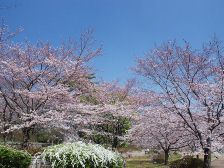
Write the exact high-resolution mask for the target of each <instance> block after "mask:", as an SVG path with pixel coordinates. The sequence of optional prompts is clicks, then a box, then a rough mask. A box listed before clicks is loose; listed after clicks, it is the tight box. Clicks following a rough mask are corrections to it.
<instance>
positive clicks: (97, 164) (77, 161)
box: [42, 142, 123, 168]
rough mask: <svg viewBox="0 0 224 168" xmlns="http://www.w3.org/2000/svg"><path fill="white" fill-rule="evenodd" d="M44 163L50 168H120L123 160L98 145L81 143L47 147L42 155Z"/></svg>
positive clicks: (117, 154)
mask: <svg viewBox="0 0 224 168" xmlns="http://www.w3.org/2000/svg"><path fill="white" fill-rule="evenodd" d="M42 158H43V160H44V162H50V164H51V167H52V168H122V167H123V159H122V157H121V155H120V154H119V153H117V152H112V151H110V150H108V149H105V148H104V147H102V146H100V145H93V144H90V143H89V144H86V143H83V142H76V143H67V144H60V145H55V146H52V147H48V148H46V149H45V150H44V152H43V153H42Z"/></svg>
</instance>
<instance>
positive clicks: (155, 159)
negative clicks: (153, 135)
mask: <svg viewBox="0 0 224 168" xmlns="http://www.w3.org/2000/svg"><path fill="white" fill-rule="evenodd" d="M152 161H153V162H156V163H164V162H165V154H164V153H159V154H156V155H153V156H152Z"/></svg>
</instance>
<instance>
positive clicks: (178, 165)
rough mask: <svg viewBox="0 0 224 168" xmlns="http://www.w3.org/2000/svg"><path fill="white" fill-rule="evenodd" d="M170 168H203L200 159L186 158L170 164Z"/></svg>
mask: <svg viewBox="0 0 224 168" xmlns="http://www.w3.org/2000/svg"><path fill="white" fill-rule="evenodd" d="M170 168H203V161H202V160H201V159H197V158H193V157H191V156H187V157H184V158H182V159H179V160H176V161H173V162H171V163H170Z"/></svg>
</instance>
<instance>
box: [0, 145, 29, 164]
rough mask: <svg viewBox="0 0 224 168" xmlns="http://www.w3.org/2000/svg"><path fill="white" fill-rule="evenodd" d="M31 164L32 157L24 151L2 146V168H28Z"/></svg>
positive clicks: (0, 152) (0, 160) (0, 149)
mask: <svg viewBox="0 0 224 168" xmlns="http://www.w3.org/2000/svg"><path fill="white" fill-rule="evenodd" d="M30 163H31V156H30V155H29V154H28V153H26V152H22V151H18V150H15V149H12V148H9V147H5V146H0V167H1V168H27V167H28V166H29V165H30Z"/></svg>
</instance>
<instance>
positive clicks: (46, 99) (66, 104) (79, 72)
mask: <svg viewBox="0 0 224 168" xmlns="http://www.w3.org/2000/svg"><path fill="white" fill-rule="evenodd" d="M3 35H4V34H2V37H3ZM91 36H92V32H91V31H87V32H85V33H84V34H82V35H81V38H80V42H79V43H74V45H71V44H69V45H62V46H60V47H58V48H55V47H53V46H51V45H49V44H42V43H39V44H37V45H31V44H28V43H25V44H13V43H10V42H8V41H6V40H2V41H1V46H0V72H1V73H0V101H1V106H2V108H1V127H2V133H3V134H5V133H8V132H12V131H14V130H22V132H23V146H24V147H26V145H27V142H28V140H29V138H30V137H29V136H30V131H31V130H32V128H33V127H35V126H36V125H39V126H54V127H64V128H66V127H68V125H69V124H68V123H69V122H71V121H72V122H73V123H76V124H78V125H80V124H82V123H84V122H85V121H86V120H88V117H89V116H90V115H91V112H90V107H89V106H88V105H86V104H84V103H82V102H81V101H80V96H81V95H87V94H90V93H91V92H92V90H93V88H94V87H93V83H92V81H91V74H92V72H91V69H90V68H89V67H88V64H87V63H88V62H89V61H90V60H91V59H92V58H94V57H96V56H97V55H99V54H100V53H101V49H100V48H96V49H95V48H93V47H92V37H91ZM1 39H2V38H1Z"/></svg>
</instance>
